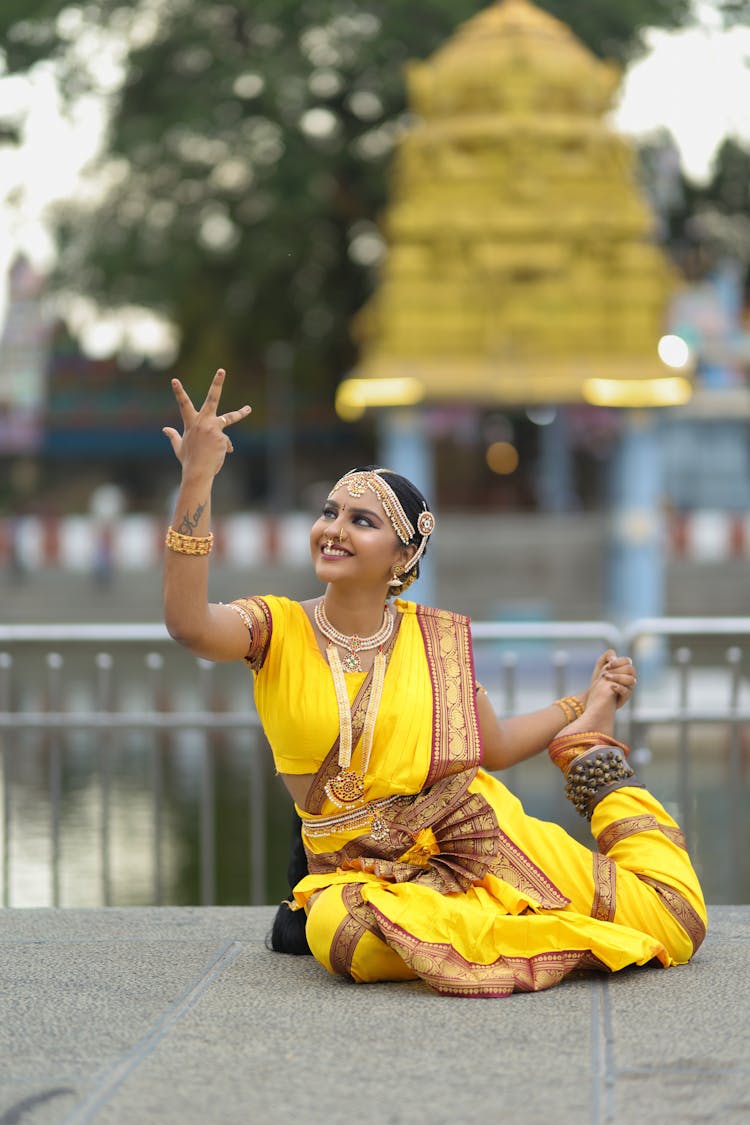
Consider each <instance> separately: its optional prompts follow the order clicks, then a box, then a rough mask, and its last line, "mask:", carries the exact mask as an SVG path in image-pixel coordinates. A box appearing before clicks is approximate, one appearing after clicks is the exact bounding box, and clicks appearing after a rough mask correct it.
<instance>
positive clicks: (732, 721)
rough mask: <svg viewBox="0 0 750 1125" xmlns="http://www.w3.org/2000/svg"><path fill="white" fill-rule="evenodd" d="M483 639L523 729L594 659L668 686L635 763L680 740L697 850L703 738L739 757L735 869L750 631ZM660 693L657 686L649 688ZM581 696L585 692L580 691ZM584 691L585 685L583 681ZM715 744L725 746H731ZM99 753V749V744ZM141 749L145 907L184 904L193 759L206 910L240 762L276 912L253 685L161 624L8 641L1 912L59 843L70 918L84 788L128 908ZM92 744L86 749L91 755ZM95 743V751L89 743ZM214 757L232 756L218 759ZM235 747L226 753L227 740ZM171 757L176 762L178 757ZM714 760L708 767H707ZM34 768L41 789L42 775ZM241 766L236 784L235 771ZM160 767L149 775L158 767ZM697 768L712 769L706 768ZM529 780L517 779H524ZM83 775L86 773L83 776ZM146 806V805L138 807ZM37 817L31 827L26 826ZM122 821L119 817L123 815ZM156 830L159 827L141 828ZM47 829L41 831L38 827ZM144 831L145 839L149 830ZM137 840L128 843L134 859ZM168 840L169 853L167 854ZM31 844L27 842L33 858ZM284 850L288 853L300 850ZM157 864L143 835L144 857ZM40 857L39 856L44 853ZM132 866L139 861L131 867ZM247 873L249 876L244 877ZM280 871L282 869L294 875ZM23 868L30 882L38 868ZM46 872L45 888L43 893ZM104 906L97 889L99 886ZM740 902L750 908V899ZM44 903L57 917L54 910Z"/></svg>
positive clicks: (536, 630)
mask: <svg viewBox="0 0 750 1125" xmlns="http://www.w3.org/2000/svg"><path fill="white" fill-rule="evenodd" d="M472 628H473V635H474V642H475V649H476V655H477V665H478V668H479V672H480V675H479V678H480V679H482V681H483V682H484V683H485V686H486V687H487V688H488V690H489V692H490V695H491V697H492V699H493V703H494V704H495V706H496V708H497V709H498V711H499V713H501V714H504V715H508V714H513V713H518V712H521V711H525V710H531V709H533V708H534V707H536V706H542V705H544V703H545V702H546V701H548V700H549V699H550V698H554V697H555V696H559V695H565V694H567V693H568V691H570V690H575V688H576V687H579V688H580V687H581V686H582V681H581V676H582V674H583V670H584V669H585V668H586V667H590V664H591V662H592V656H595V655H596V653H597V652H598V651H601V649H602V648H605V647H613V648H615V649H617V650H618V651H619V652H621V653H629V654H632V655H633V656H634V658H635V659H636V660H637V661H638V663H639V667H640V666H641V665H645V668H646V673H647V675H648V672H649V670H650V672H651V673H652V678H653V683H654V687H653V688H652V689H650V690H649V689H645V690H642V689H641V688H640V686H639V691H638V693H637V694H636V695H635V696H634V698H633V700H632V701H631V704H630V705H629V707H628V708H627V709H626V713H625V712H624V713H623V716H622V718H620V719H619V723H620V726H621V727H622V728H623V729H622V730H621V729H620V728H619V727H618V734H621V735H622V736H624V737H625V738H626V739H627V741H629V742H630V743H631V745H632V746H633V748H634V755H635V758H636V760H637V761H638V762H639V769H642V770H645V771H648V770H649V769H650V767H651V765H652V762H653V756H652V753H651V750H650V749H649V744H650V743H651V742H653V741H654V739H655V738H657V741H658V737H657V736H658V732H662V733H664V734H665V737H666V734H667V733H668V735H669V737H670V738H671V740H672V746H673V749H672V750H671V751H670V752H671V753H673V755H674V757H675V760H676V769H677V784H676V795H675V800H674V805H675V807H676V809H677V810H678V811H679V816H680V822H681V824H682V826H683V829H684V830H685V832H686V835H687V837H688V841H689V842H694V838H695V835H696V825H695V807H696V797H695V794H696V780H695V777H694V773H695V767H696V754H695V753H694V752H693V748H692V744H693V742H694V739H695V736H696V732H698V731H700V730H710V731H712V732H713V734H712V739H713V742H712V744H713V745H716V743H717V738H718V741H719V743H720V744H721V747H722V755H723V757H724V758H725V762H724V772H725V800H724V806H725V813H726V825H724V826H723V830H724V831H726V833H727V834H728V836H727V839H728V843H727V848H726V850H727V851H728V853H730V854H732V855H734V856H738V855H742V854H743V852H746V851H747V848H746V847H745V842H744V835H745V834H746V831H747V826H746V824H745V823H744V821H745V819H746V818H744V814H743V802H744V797H743V793H744V792H745V786H746V773H747V756H748V750H749V747H748V743H749V742H750V674H749V669H748V661H749V660H750V617H743V618H700V617H696V618H656V619H649V620H641V621H637V622H634V623H633V624H632V625H630V626H629V627H628V628H626V629H622V630H621V629H618V628H617V627H615V626H614V625H612V624H611V623H609V622H561V623H525V624H524V623H512V624H505V623H498V622H486V621H485V622H475V623H474V624H473V627H472ZM645 678H647V676H642V677H641V679H642V680H643V679H645ZM574 681H575V682H574ZM584 682H585V681H584ZM717 731H719V734H718V735H717V733H716V732H717ZM86 738H88V739H89V741H88V743H86V746H87V747H88V749H86V747H85V746H84V745H83V742H84V741H85V739H86ZM133 738H138V739H140V740H141V741H140V742H138V744H137V745H138V749H137V751H135V750H133V748H132V746H131V751H132V753H134V754H136V753H137V755H138V756H139V762H140V773H139V775H138V777H137V779H136V783H135V784H134V783H133V780H132V778H131V779H130V782H129V784H130V785H131V790H133V791H135V790H137V791H138V793H139V795H145V799H146V803H147V805H148V813H147V815H145V814H144V813H143V807H142V802H141V803H140V804H138V809H139V810H140V812H139V816H140V821H139V824H140V826H141V827H140V830H139V831H140V833H141V835H142V836H148V837H149V838H150V846H149V847H148V849H147V850H148V853H149V854H148V857H147V861H148V866H149V868H150V870H149V874H148V877H147V878H146V879H145V882H144V879H141V885H140V890H139V892H138V895H139V896H140V898H139V901H148V902H153V903H156V904H159V903H162V902H164V901H166V900H167V899H168V897H169V895H168V893H167V890H166V887H165V881H166V875H165V862H166V861H165V846H166V845H165V837H166V836H169V833H168V831H167V824H166V819H167V818H168V812H169V807H170V805H169V800H168V796H167V794H166V791H165V767H166V764H167V763H168V762H169V763H173V759H174V758H179V756H180V755H182V757H183V758H185V756H186V755H187V759H189V762H188V765H189V769H188V770H187V773H188V774H189V777H190V786H191V787H192V793H193V796H194V798H195V816H196V819H197V833H196V836H197V839H196V841H195V844H196V847H197V853H198V859H197V861H196V864H195V866H196V868H197V872H198V874H197V879H196V887H195V890H194V892H193V895H194V898H193V901H200V902H201V903H204V904H210V903H214V902H216V901H217V899H219V900H221V899H222V895H221V893H217V829H218V828H219V827H220V825H219V823H218V820H217V817H220V815H221V814H220V812H219V805H218V804H217V792H216V786H217V772H216V771H217V760H218V759H219V758H221V757H222V754H223V753H224V752H226V751H229V752H230V756H231V754H232V753H233V754H234V759H235V760H234V766H233V772H232V779H231V784H232V785H233V786H235V788H236V786H237V785H242V786H244V787H245V792H246V801H245V802H244V804H243V810H244V818H245V820H246V824H245V826H244V831H245V832H246V838H245V845H244V849H243V850H244V857H243V859H242V863H243V864H244V866H245V868H246V873H247V874H246V890H245V895H244V901H250V902H251V903H263V902H266V901H267V900H268V891H269V877H268V863H269V856H268V848H267V837H268V830H269V818H270V819H273V818H274V816H276V819H278V816H277V814H276V813H275V812H274V800H275V799H276V798H275V792H276V790H277V789H278V786H276V785H275V783H274V781H273V779H272V777H271V771H270V770H269V760H270V754H269V752H268V750H267V746H266V744H265V740H264V737H263V734H262V731H261V729H260V725H259V722H258V717H257V714H256V713H255V710H254V707H253V705H252V699H251V689H250V683H249V673H248V672H247V670H246V669H245V668H244V666H241V665H225V666H222V667H221V668H218V667H217V666H215V665H212V664H210V663H209V662H207V661H203V660H196V659H195V658H194V657H191V656H190V655H189V654H187V653H185V652H184V651H183V650H181V649H179V647H178V646H177V645H175V644H174V642H173V641H172V640H171V638H170V637H169V636H168V634H167V632H166V630H165V629H164V628H163V626H161V625H140V624H133V625H122V624H118V625H94V626H92V625H78V626H67V625H48V626H44V625H18V626H5V627H0V745H1V746H2V835H1V837H0V846H1V847H2V902H3V904H4V905H6V906H9V905H16V904H17V900H20V903H22V904H36V903H32V902H30V898H32V897H33V896H31V894H30V892H29V893H26V889H25V888H24V887H20V888H19V887H18V885H17V884H18V883H19V880H20V881H21V882H26V881H28V879H29V878H31V876H29V875H17V874H16V871H17V869H21V870H22V871H29V870H32V869H33V865H29V864H28V863H26V861H25V859H24V855H25V852H24V848H25V844H24V840H25V839H26V837H27V836H29V835H33V836H35V838H36V842H37V845H38V843H39V839H38V838H39V837H40V836H43V835H45V834H46V863H43V864H42V865H41V866H42V867H43V868H44V873H43V874H44V879H45V880H46V882H47V892H46V901H47V902H50V903H51V904H52V905H65V904H67V903H68V902H69V901H70V900H71V897H72V898H73V902H75V896H74V895H73V896H71V894H70V893H67V892H65V891H64V887H63V882H64V879H63V876H64V871H65V846H64V842H65V825H64V824H63V812H64V808H65V807H66V801H69V799H70V797H69V795H70V793H71V792H76V790H75V784H78V785H79V792H80V791H81V788H83V789H85V792H86V794H87V795H88V798H91V799H93V797H94V796H95V803H96V815H95V817H94V818H93V820H94V821H95V824H93V826H91V827H90V832H89V836H88V837H87V839H88V847H89V848H90V849H91V850H92V852H94V853H96V854H95V859H96V862H95V864H94V867H95V868H96V874H95V876H92V875H91V874H89V876H87V878H88V880H89V883H90V882H91V880H92V879H94V881H95V882H96V883H97V887H98V890H97V895H98V899H97V901H98V902H101V903H103V904H105V905H109V904H112V903H113V902H114V901H116V899H117V893H116V887H115V883H116V882H117V880H116V879H115V878H114V877H113V866H115V867H116V866H117V857H116V855H115V854H114V843H113V823H114V821H115V820H116V819H117V815H116V813H117V810H118V807H119V806H118V805H117V786H118V777H117V776H116V770H115V762H116V760H119V759H118V754H120V753H121V751H122V748H123V741H127V740H128V739H133ZM76 740H77V741H76ZM92 740H93V741H92ZM217 740H218V743H220V746H219V750H220V751H221V753H217ZM222 740H223V741H222ZM170 751H176V752H177V753H176V754H175V755H170ZM86 755H88V757H87V758H86V761H87V762H88V767H87V768H86V769H83V770H82V773H83V774H85V778H84V781H85V784H84V781H81V771H80V770H79V776H78V781H77V782H76V783H75V784H74V782H72V781H71V778H70V777H69V776H68V775H69V774H70V772H71V769H70V760H71V759H74V760H76V761H79V765H80V760H81V759H82V757H83V758H85V757H86ZM698 757H699V758H700V755H698ZM32 760H33V761H34V762H35V766H34V768H33V769H31V771H30V772H29V769H27V768H26V765H27V763H28V762H31V761H32ZM237 762H239V767H238V766H237ZM144 763H145V764H144ZM699 764H700V763H699ZM516 768H517V767H516ZM73 772H75V771H73ZM139 800H140V797H139ZM29 810H31V812H29ZM118 815H119V814H118ZM144 815H145V819H144ZM32 823H33V832H32V830H31V829H30V828H29V824H32ZM144 825H145V827H144ZM127 836H128V831H127V830H126V832H125V837H126V843H127ZM170 838H171V837H170ZM19 841H20V843H19ZM286 843H287V840H286V837H285V838H284V840H283V845H282V846H283V850H284V852H285V850H286ZM136 844H137V845H138V847H139V848H140V850H141V851H143V847H142V844H143V840H141V839H138V838H137V834H136V831H135V829H134V830H133V836H132V840H131V850H132V851H135V850H136ZM37 851H38V848H37ZM131 858H132V860H133V863H135V857H134V856H133V857H131ZM236 862H238V861H236ZM279 862H280V863H281V867H282V869H283V867H284V866H285V860H284V859H283V858H282V859H281V860H280V861H279ZM25 863H26V866H24V864H25ZM38 868H39V863H37V869H36V874H35V875H34V878H36V879H37V881H38V880H39V870H38ZM89 893H91V888H90V887H89ZM739 893H741V894H742V895H745V894H746V893H747V890H746V889H741V890H740V892H739ZM44 904H46V902H45V903H44Z"/></svg>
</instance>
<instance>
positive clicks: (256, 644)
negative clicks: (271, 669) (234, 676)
mask: <svg viewBox="0 0 750 1125" xmlns="http://www.w3.org/2000/svg"><path fill="white" fill-rule="evenodd" d="M232 605H238V606H239V607H240V609H244V611H245V613H247V614H248V616H249V617H250V620H251V621H252V623H253V627H252V630H251V634H250V636H251V640H250V649H249V651H248V654H247V656H245V657H243V660H244V661H245V663H246V664H247V666H248V668H250V669H251V671H253V672H260V670H261V668H262V667H263V664H264V662H265V659H266V656H267V654H268V646H269V645H270V643H271V634H272V632H273V617H272V616H271V609H270V606H269V605H268V603H267V602H266V601H265V599H264V598H259V597H257V596H256V597H252V598H235V599H234V601H233V602H232Z"/></svg>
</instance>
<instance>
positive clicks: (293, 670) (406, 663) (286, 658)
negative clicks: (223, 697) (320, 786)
mask: <svg viewBox="0 0 750 1125" xmlns="http://www.w3.org/2000/svg"><path fill="white" fill-rule="evenodd" d="M263 601H264V602H265V604H266V605H267V606H268V609H269V610H270V613H271V618H272V629H271V636H270V642H269V644H268V649H267V653H266V657H265V660H264V662H263V665H262V667H261V668H260V670H259V671H257V672H256V673H255V704H256V707H257V710H258V714H259V716H260V719H261V722H262V723H263V729H264V730H265V733H266V737H267V738H268V741H269V744H270V746H271V750H272V752H273V757H274V762H275V764H276V768H277V769H278V770H279V771H280V772H281V773H289V774H307V773H315V772H316V771H317V770H318V769H319V767H320V765H321V764H322V762H323V761H324V759H325V757H326V755H327V754H328V752H329V750H330V749H331V746H332V745H333V743H334V741H335V739H336V736H337V735H338V731H339V715H338V708H337V705H336V693H335V691H334V687H333V679H332V676H331V670H330V668H329V667H328V662H327V661H326V659H325V657H324V656H323V654H322V653H321V651H320V649H319V648H318V644H317V641H316V639H315V634H314V632H313V627H312V624H311V622H310V619H309V618H308V616H307V614H306V613H305V611H304V609H303V608H302V606H301V605H300V604H299V603H298V602H294V601H291V600H290V599H288V598H279V597H274V596H272V595H269V596H267V597H265V596H264V597H263ZM395 608H396V610H397V612H398V613H399V614H401V617H402V620H401V627H400V629H399V632H398V636H397V638H396V642H395V644H394V646H393V649H392V652H391V656H390V660H389V663H388V669H387V671H386V676H385V684H384V687H383V696H382V700H381V703H380V708H379V711H378V716H377V722H376V724H375V735H374V740H373V747H372V755H371V757H370V765H369V769H368V773H367V777H366V779H365V785H366V793H367V798H368V800H373V799H375V798H377V797H382V796H387V795H390V794H392V793H415V792H419V790H420V789H421V788H422V786H423V784H424V781H425V778H426V776H427V771H428V769H429V763H430V748H431V744H432V688H431V682H430V676H429V670H428V667H427V659H426V656H425V650H424V642H423V640H422V636H421V632H420V628H419V623H418V621H417V617H416V614H415V612H414V606H413V604H412V603H410V602H401V601H397V602H396V603H395ZM364 675H365V674H364V673H363V672H348V673H346V684H347V689H348V694H349V702H350V703H351V702H352V700H353V699H354V697H355V696H356V694H357V692H358V690H359V688H360V687H361V685H362V681H363V679H364ZM360 765H361V745H360V744H357V746H356V747H355V748H354V753H353V756H352V766H353V768H354V769H358V768H359V767H360Z"/></svg>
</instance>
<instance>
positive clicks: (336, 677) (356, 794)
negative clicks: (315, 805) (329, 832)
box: [325, 644, 386, 809]
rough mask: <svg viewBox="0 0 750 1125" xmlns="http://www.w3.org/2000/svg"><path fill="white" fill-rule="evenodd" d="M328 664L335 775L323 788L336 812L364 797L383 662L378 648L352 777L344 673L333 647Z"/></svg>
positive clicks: (331, 646)
mask: <svg viewBox="0 0 750 1125" xmlns="http://www.w3.org/2000/svg"><path fill="white" fill-rule="evenodd" d="M326 654H327V656H328V664H329V666H330V669H331V675H332V676H333V686H334V688H335V690H336V704H337V706H338V709H339V772H338V773H337V774H336V775H335V777H331V778H329V780H328V781H327V782H326V784H325V793H326V796H327V797H328V799H329V801H331V802H332V803H333V804H334V805H336V807H337V808H339V809H344V808H346V807H347V805H351V804H353V803H354V802H355V801H360V800H361V799H362V797H363V796H364V793H365V778H366V776H367V767H368V766H369V764H370V754H371V753H372V739H373V734H374V733H375V720H376V719H377V717H378V708H379V707H380V697H381V695H382V694H383V681H384V680H385V668H386V660H385V653H384V652H383V649H382V647H381V648H378V651H377V652H376V653H375V664H374V666H373V676H372V687H371V689H370V699H369V701H368V703H367V711H366V713H365V722H364V727H363V729H362V766H361V772H360V773H356V772H355V771H354V770H353V769H352V768H351V761H352V709H351V706H350V704H349V696H348V693H347V690H346V680H345V679H344V670H343V668H342V667H341V658H340V657H339V654H338V649H337V648H336V646H335V645H334V644H329V645H328V647H327V649H326Z"/></svg>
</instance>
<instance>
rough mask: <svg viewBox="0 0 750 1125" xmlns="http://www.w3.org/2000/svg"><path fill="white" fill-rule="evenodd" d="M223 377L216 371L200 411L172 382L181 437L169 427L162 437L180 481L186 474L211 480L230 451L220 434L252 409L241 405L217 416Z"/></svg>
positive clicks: (180, 384)
mask: <svg viewBox="0 0 750 1125" xmlns="http://www.w3.org/2000/svg"><path fill="white" fill-rule="evenodd" d="M225 377H226V372H225V371H224V370H223V368H221V367H220V368H219V370H218V371H217V372H216V374H215V375H214V377H213V379H212V381H211V386H210V387H209V388H208V394H207V395H206V398H205V401H204V403H203V405H202V406H201V408H200V410H196V409H195V407H194V406H193V403H192V401H191V399H190V396H189V395H188V393H187V391H186V390H185V388H184V387H183V385H182V383H181V382H180V380H179V379H173V380H172V390H173V391H174V396H175V398H176V399H177V405H178V406H179V408H180V415H181V417H182V427H183V428H182V434H180V433H179V432H178V431H177V430H175V429H174V428H173V427H172V426H165V427H164V428H163V430H162V433H164V434H166V435H167V437H168V438H169V441H170V443H171V445H172V449H173V450H174V454H175V457H176V458H177V460H178V461H179V462H180V464H181V465H182V472H183V477H184V476H185V475H186V474H190V475H191V476H196V477H204V476H205V477H211V478H213V477H215V476H216V474H217V473H218V472H219V470H220V469H221V467H222V465H223V464H224V458H225V457H226V455H227V453H232V452H233V450H234V446H233V445H232V443H231V441H230V440H229V438H228V437H227V435H226V434H225V433H224V431H225V429H226V427H227V426H232V425H234V423H235V422H241V421H242V419H243V418H246V417H247V416H248V414H250V412H251V409H252V408H251V407H250V406H247V405H245V406H241V407H240V408H239V410H229V411H227V412H226V413H225V414H217V411H218V408H219V399H220V398H221V391H222V387H223V385H224V379H225Z"/></svg>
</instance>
